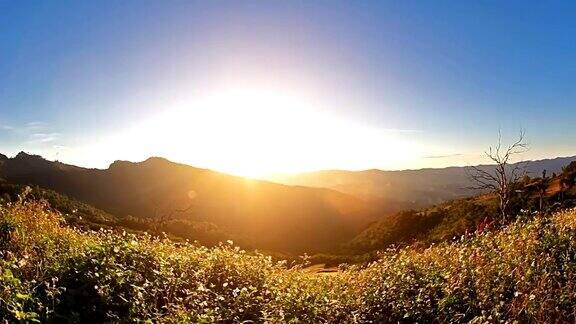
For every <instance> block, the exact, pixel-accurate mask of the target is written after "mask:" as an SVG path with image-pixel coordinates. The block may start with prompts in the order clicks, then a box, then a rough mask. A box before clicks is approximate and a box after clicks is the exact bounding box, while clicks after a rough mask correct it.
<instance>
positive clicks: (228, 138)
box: [100, 89, 420, 177]
mask: <svg viewBox="0 0 576 324" xmlns="http://www.w3.org/2000/svg"><path fill="white" fill-rule="evenodd" d="M171 106H172V107H171V108H169V109H166V110H165V111H163V112H162V113H159V114H157V115H155V116H153V117H151V118H149V119H148V120H146V121H144V122H142V123H140V124H138V125H135V126H134V127H132V128H131V129H129V130H127V131H125V132H123V133H121V134H116V135H115V136H114V137H113V138H109V139H107V140H103V141H102V142H101V143H100V146H101V150H104V151H105V152H106V153H107V154H108V155H109V154H114V155H115V156H122V157H123V158H125V159H129V160H139V159H145V158H146V157H148V156H151V155H153V156H163V157H167V158H169V159H171V160H175V161H179V162H183V163H188V164H191V165H194V166H199V167H207V168H211V169H215V170H219V171H223V172H228V173H232V174H236V175H242V176H246V177H264V176H267V175H272V174H275V173H286V172H302V171H310V170H317V169H326V168H347V169H359V168H363V167H364V166H365V165H366V163H367V162H371V163H373V162H374V161H377V162H381V163H382V164H383V165H385V164H388V165H389V166H393V165H394V163H399V162H402V161H405V160H406V159H411V158H414V157H416V156H417V154H418V152H419V151H420V150H419V149H418V145H417V144H415V143H413V142H409V141H407V140H406V139H405V138H402V137H401V136H400V134H396V133H395V132H390V131H385V130H379V129H375V128H370V127H368V126H366V125H362V124H357V123H356V124H355V123H353V122H351V121H349V120H344V119H343V118H338V117H337V116H334V115H331V114H329V113H327V110H323V109H322V107H319V106H318V105H315V104H314V103H313V102H311V101H310V100H306V99H305V98H303V97H298V96H295V95H292V94H289V93H285V92H280V91H272V90H268V89H236V90H223V91H214V92H212V93H209V94H207V95H205V96H198V97H196V98H192V99H188V100H181V101H180V102H178V103H176V104H172V105H171ZM114 150H115V152H112V151H114ZM390 152H394V153H393V154H391V153H390Z"/></svg>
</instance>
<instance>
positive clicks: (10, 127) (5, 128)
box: [0, 125, 16, 131]
mask: <svg viewBox="0 0 576 324" xmlns="http://www.w3.org/2000/svg"><path fill="white" fill-rule="evenodd" d="M0 129H1V130H5V131H13V130H15V129H16V128H14V127H12V126H9V125H0Z"/></svg>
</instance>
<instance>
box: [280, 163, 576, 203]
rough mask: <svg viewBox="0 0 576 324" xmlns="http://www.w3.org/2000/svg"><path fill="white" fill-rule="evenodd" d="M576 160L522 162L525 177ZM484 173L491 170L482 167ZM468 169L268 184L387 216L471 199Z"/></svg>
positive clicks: (317, 176)
mask: <svg viewBox="0 0 576 324" xmlns="http://www.w3.org/2000/svg"><path fill="white" fill-rule="evenodd" d="M574 160H576V156H572V157H560V158H555V159H546V160H538V161H527V162H522V163H523V164H524V166H525V168H526V171H527V173H528V175H530V176H539V175H540V174H541V173H542V171H543V170H547V172H548V174H552V173H554V172H555V173H559V172H561V170H562V167H563V166H565V165H567V164H569V163H570V162H571V161H574ZM481 168H483V169H486V170H488V169H491V168H493V166H491V165H484V166H481ZM466 170H467V167H449V168H442V169H421V170H403V171H383V170H377V169H373V170H365V171H343V170H326V171H317V172H308V173H300V174H291V175H280V176H276V177H274V178H271V179H270V180H272V181H276V182H279V183H283V184H288V185H301V186H308V187H317V188H329V189H333V190H337V191H340V192H343V193H347V194H351V195H354V196H357V197H360V198H363V199H365V200H367V201H370V202H372V203H373V204H374V205H377V206H379V208H381V209H382V210H385V211H387V212H397V211H400V210H405V209H412V208H422V207H428V206H432V205H435V204H439V203H442V202H445V201H449V200H453V199H458V198H464V197H470V196H473V195H475V194H478V192H477V191H474V190H470V189H467V187H469V186H470V185H471V184H472V183H471V182H470V179H469V177H468V174H467V172H466Z"/></svg>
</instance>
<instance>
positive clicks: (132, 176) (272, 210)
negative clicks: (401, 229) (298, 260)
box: [0, 153, 378, 253]
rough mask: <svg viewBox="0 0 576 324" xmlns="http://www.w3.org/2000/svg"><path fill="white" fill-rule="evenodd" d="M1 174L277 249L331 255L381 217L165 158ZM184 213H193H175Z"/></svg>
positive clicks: (342, 199) (20, 166) (327, 195)
mask: <svg viewBox="0 0 576 324" xmlns="http://www.w3.org/2000/svg"><path fill="white" fill-rule="evenodd" d="M0 177H2V178H4V179H6V180H7V181H9V182H11V183H16V184H34V185H38V186H40V187H43V188H48V189H52V190H55V191H57V192H60V193H63V194H66V195H68V196H70V197H73V198H75V199H78V200H80V201H82V202H85V203H88V204H91V205H93V206H95V207H97V208H99V209H102V210H103V211H105V212H108V213H110V214H113V215H115V216H117V217H119V218H124V217H127V216H128V215H131V216H133V217H135V218H139V219H153V218H158V217H163V216H165V215H169V214H173V217H177V218H179V219H185V220H193V221H195V222H206V223H210V224H216V225H217V226H218V227H219V228H220V229H221V230H222V231H224V232H226V233H229V234H230V235H231V237H240V238H242V239H243V241H244V242H246V244H247V245H248V246H249V247H255V248H259V249H269V250H276V251H286V252H298V253H299V252H303V251H306V252H316V251H325V250H328V249H330V248H331V247H333V246H335V245H337V244H339V243H341V242H344V241H346V240H348V239H350V238H352V237H353V236H354V235H355V234H357V233H359V232H360V231H361V230H362V229H363V228H365V227H366V226H367V224H368V223H370V222H371V221H373V220H374V219H376V216H377V215H378V212H377V210H375V209H374V208H372V207H371V206H370V205H369V204H367V203H366V202H365V201H363V200H361V199H359V198H356V197H353V196H351V195H347V194H343V193H340V192H337V191H334V190H328V189H319V188H306V187H301V186H288V185H281V184H276V183H271V182H266V181H256V180H248V179H244V178H241V177H235V176H230V175H226V174H223V173H218V172H214V171H211V170H207V169H199V168H195V167H191V166H188V165H184V164H178V163H173V162H170V161H168V160H166V159H163V158H150V159H148V160H146V161H143V162H139V163H132V162H126V161H116V162H114V163H112V165H110V167H109V168H108V169H105V170H99V169H85V168H80V167H76V166H72V165H67V164H63V163H60V162H51V161H47V160H45V159H43V158H42V157H40V156H36V155H29V154H26V153H19V154H18V155H17V156H15V157H14V158H5V159H3V163H2V164H1V165H0ZM180 209H181V210H185V212H181V213H178V212H175V211H177V210H180ZM189 238H191V239H195V238H194V237H189Z"/></svg>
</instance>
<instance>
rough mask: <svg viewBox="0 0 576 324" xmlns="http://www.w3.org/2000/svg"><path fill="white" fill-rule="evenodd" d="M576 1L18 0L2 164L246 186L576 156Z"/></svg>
mask: <svg viewBox="0 0 576 324" xmlns="http://www.w3.org/2000/svg"><path fill="white" fill-rule="evenodd" d="M574 35H576V3H575V2H573V1H564V2H563V1H539V2H526V1H342V2H338V1H199V2H195V1H176V0H174V1H168V0H167V1H145V0H140V1H131V0H127V1H105V0H102V1H6V0H0V152H2V153H4V154H6V155H9V156H12V155H15V154H16V153H18V152H19V151H26V152H29V153H34V154H41V155H43V156H44V157H45V158H48V159H50V160H60V161H63V162H66V163H71V164H76V165H81V166H86V167H96V168H106V167H107V166H108V165H109V164H110V163H111V162H113V161H114V160H131V161H140V160H144V159H146V158H147V157H149V156H162V157H166V158H168V159H171V160H174V161H178V162H183V163H188V164H191V165H194V166H199V167H206V168H211V169H216V170H220V171H224V172H229V173H233V174H238V175H246V176H263V175H266V174H270V173H276V172H300V171H311V170H319V169H350V170H361V169H370V168H379V169H409V168H410V169H414V168H424V167H444V166H451V165H470V164H477V163H483V162H486V160H485V159H484V158H483V157H482V152H483V151H484V150H485V149H486V148H487V147H488V146H490V145H493V144H495V141H496V140H497V134H498V131H499V130H501V131H502V134H503V138H504V140H505V141H512V140H514V139H515V137H516V136H517V134H518V132H519V130H520V129H524V130H525V132H526V138H527V141H528V143H529V144H530V151H528V152H527V153H526V154H525V155H524V156H523V157H522V158H525V159H540V158H549V157H556V156H568V155H576V147H575V143H576V127H574V122H575V121H576V39H575V37H574Z"/></svg>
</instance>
